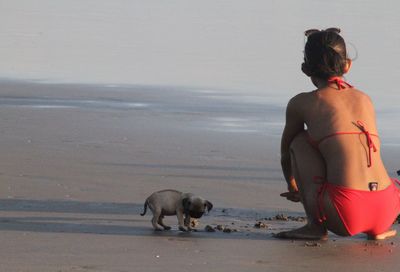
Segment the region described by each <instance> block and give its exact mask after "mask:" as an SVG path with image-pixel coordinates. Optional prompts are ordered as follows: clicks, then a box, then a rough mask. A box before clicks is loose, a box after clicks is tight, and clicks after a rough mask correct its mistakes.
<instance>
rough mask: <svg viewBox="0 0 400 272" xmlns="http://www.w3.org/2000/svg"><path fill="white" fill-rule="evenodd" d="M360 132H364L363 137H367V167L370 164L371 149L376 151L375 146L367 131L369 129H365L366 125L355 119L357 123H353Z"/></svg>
mask: <svg viewBox="0 0 400 272" xmlns="http://www.w3.org/2000/svg"><path fill="white" fill-rule="evenodd" d="M355 125H356V126H357V127H358V128H359V129H360V130H361V132H362V133H364V134H365V137H367V146H368V167H371V166H372V152H371V150H373V151H374V152H376V151H377V148H376V146H375V144H374V142H373V141H372V138H371V135H373V134H371V133H369V131H368V130H367V129H366V126H365V125H364V123H363V122H362V121H360V120H358V121H357V123H356V124H355Z"/></svg>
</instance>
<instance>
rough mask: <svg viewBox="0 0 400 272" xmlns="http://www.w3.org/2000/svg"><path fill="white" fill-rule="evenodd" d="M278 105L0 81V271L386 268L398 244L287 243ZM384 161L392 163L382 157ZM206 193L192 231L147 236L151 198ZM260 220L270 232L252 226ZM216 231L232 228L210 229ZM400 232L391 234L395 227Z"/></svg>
mask: <svg viewBox="0 0 400 272" xmlns="http://www.w3.org/2000/svg"><path fill="white" fill-rule="evenodd" d="M282 114H283V109H282V108H281V107H278V106H273V105H268V104H265V103H256V102H255V101H252V102H249V101H247V102H246V100H245V99H241V98H240V96H238V95H235V96H230V95H227V94H224V93H217V94H216V93H210V92H201V91H196V90H192V89H188V88H166V87H152V88H150V87H145V86H90V85H56V84H38V83H29V82H13V81H2V82H1V83H0V146H1V153H0V174H1V176H0V177H1V182H0V245H1V248H0V271H5V272H11V271H37V272H47V271H52V272H53V271H54V272H55V271H57V272H59V271H60V272H61V271H63V272H64V271H74V272H75V271H76V272H78V271H230V272H231V271H321V269H323V270H324V271H338V270H342V271H364V272H366V271H393V270H394V269H396V268H397V267H398V264H399V261H398V260H399V257H400V251H399V248H398V246H399V245H400V240H399V238H398V237H396V238H393V239H390V240H387V241H383V242H373V241H366V240H365V237H364V236H362V235H359V236H356V237H353V238H340V237H337V236H335V235H330V239H329V240H328V241H327V242H321V243H310V242H306V241H282V240H277V239H274V238H273V237H272V234H273V233H274V232H278V231H281V230H286V229H290V228H293V227H296V226H301V225H302V224H303V222H297V221H293V220H289V221H282V220H264V218H267V217H271V216H273V215H275V214H277V213H284V214H286V215H291V216H295V217H296V216H304V214H303V212H302V208H301V206H300V205H297V204H293V203H290V202H287V201H285V200H284V199H282V198H280V197H279V193H281V192H283V191H284V190H285V186H284V182H283V180H282V175H281V173H280V167H279V157H278V155H277V154H278V150H279V149H278V147H279V133H280V128H279V126H278V127H273V124H276V123H279V122H281V121H282V117H280V116H281V115H282ZM389 159H390V158H389ZM165 188H174V189H178V190H181V191H189V192H193V193H195V194H199V195H202V196H204V197H206V198H208V199H209V200H210V201H211V202H213V204H214V207H215V209H213V210H212V211H211V213H210V214H209V215H207V216H205V217H203V218H202V219H201V220H200V226H199V227H198V229H199V231H198V232H193V233H181V232H179V231H177V228H176V219H175V218H174V217H170V218H167V222H168V223H169V224H171V225H172V226H173V230H171V231H168V232H162V233H155V232H153V230H152V228H151V224H150V215H149V214H148V215H146V216H145V217H141V216H139V213H140V212H141V211H142V207H143V202H144V200H145V198H146V197H147V196H148V195H149V194H151V193H152V192H154V191H156V190H160V189H165ZM259 220H261V221H262V222H265V223H266V224H267V227H266V228H260V229H258V228H254V224H255V223H256V222H258V221H259ZM218 224H221V225H223V226H228V227H229V228H231V229H235V230H237V231H236V232H232V233H226V232H222V231H216V232H212V233H211V232H205V231H204V227H205V226H206V225H211V226H213V227H215V226H216V225H218ZM394 227H395V228H396V229H398V230H399V228H398V225H395V226H394Z"/></svg>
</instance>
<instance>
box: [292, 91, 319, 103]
mask: <svg viewBox="0 0 400 272" xmlns="http://www.w3.org/2000/svg"><path fill="white" fill-rule="evenodd" d="M314 93H315V91H311V92H301V93H298V94H296V95H295V96H293V97H292V98H291V99H290V100H289V105H298V104H300V105H304V104H305V103H307V102H308V101H310V99H311V98H312V97H313V96H314Z"/></svg>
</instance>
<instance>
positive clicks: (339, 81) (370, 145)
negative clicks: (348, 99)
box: [309, 77, 379, 167]
mask: <svg viewBox="0 0 400 272" xmlns="http://www.w3.org/2000/svg"><path fill="white" fill-rule="evenodd" d="M328 83H336V85H337V86H338V89H339V90H343V89H346V88H347V87H350V88H352V87H353V86H352V85H350V84H349V83H347V82H346V81H344V80H343V79H342V78H340V77H332V78H330V79H328ZM354 125H355V126H356V127H357V128H359V129H360V131H349V132H348V131H338V132H335V133H332V134H329V135H327V136H324V137H322V138H321V139H319V140H314V139H312V138H311V136H310V135H309V141H310V143H311V145H312V146H314V147H315V148H317V149H318V146H319V144H320V143H321V142H323V141H325V140H326V139H328V138H330V137H333V136H336V135H346V134H365V137H366V138H367V146H368V167H371V166H372V150H373V152H376V151H377V148H376V146H375V144H374V142H373V141H372V138H371V136H375V137H379V136H378V135H377V134H373V133H370V132H369V131H368V130H367V128H366V126H365V125H364V124H363V122H361V121H359V120H358V121H357V123H354Z"/></svg>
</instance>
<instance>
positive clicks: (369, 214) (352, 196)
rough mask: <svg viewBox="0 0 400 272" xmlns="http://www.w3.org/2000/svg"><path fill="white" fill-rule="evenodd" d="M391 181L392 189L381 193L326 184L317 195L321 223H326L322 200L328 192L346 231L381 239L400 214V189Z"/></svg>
mask: <svg viewBox="0 0 400 272" xmlns="http://www.w3.org/2000/svg"><path fill="white" fill-rule="evenodd" d="M396 182H397V183H399V184H400V182H399V181H398V180H395V179H392V183H391V185H389V186H388V187H387V188H385V189H383V190H379V191H364V190H356V189H351V188H346V187H343V186H338V185H335V184H332V183H328V182H324V183H323V184H321V187H320V189H319V191H318V205H319V215H318V217H319V221H320V222H323V221H324V220H326V216H325V215H324V213H323V196H324V193H325V192H327V193H328V196H329V197H330V199H331V201H332V203H333V205H334V207H335V209H336V211H337V212H338V214H339V217H340V219H341V220H342V222H343V224H344V226H345V228H346V230H347V231H348V233H349V234H350V235H351V236H352V235H355V234H358V233H366V234H368V235H378V234H381V233H383V232H385V231H387V230H389V229H390V227H391V226H392V224H393V222H394V221H395V220H396V218H397V216H398V215H399V213H400V189H399V188H398V187H396V185H395V183H396Z"/></svg>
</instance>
